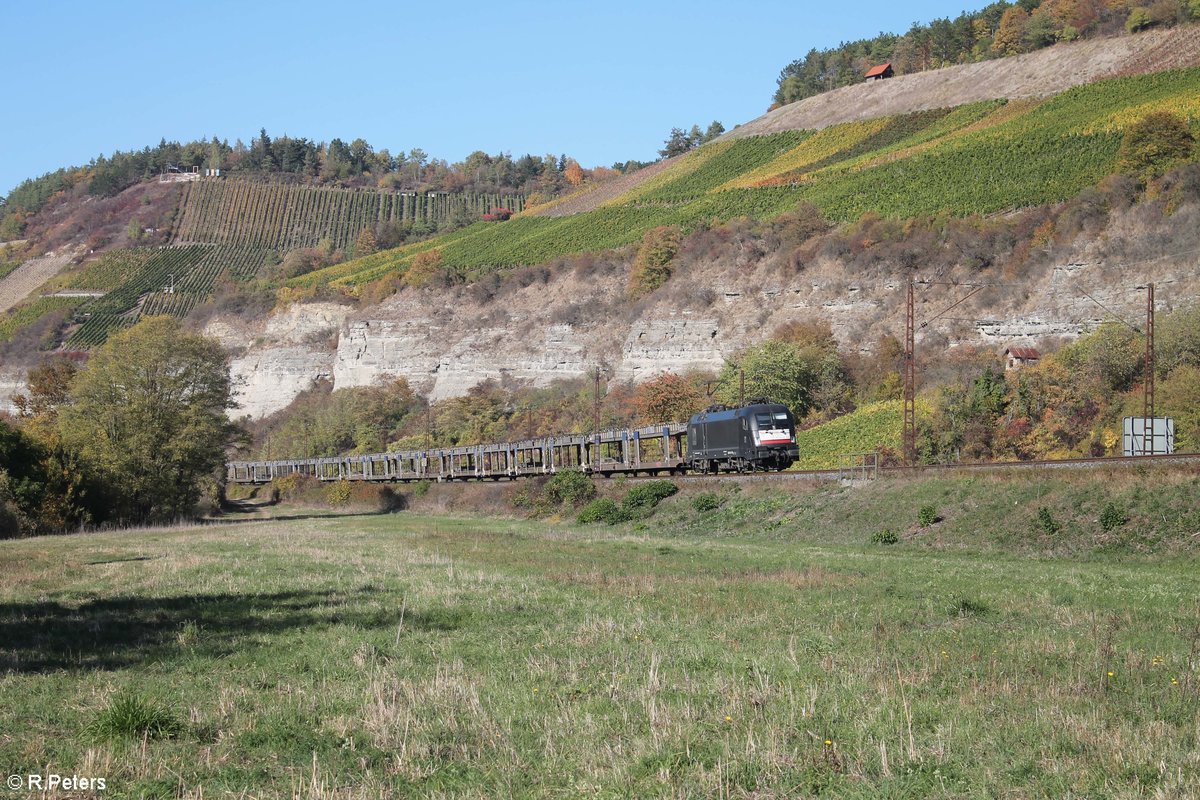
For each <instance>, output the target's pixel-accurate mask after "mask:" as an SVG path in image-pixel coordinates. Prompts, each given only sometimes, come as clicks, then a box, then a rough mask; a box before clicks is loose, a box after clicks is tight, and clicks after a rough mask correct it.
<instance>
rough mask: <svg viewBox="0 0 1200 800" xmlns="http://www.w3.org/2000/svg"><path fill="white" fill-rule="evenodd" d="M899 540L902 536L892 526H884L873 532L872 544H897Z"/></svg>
mask: <svg viewBox="0 0 1200 800" xmlns="http://www.w3.org/2000/svg"><path fill="white" fill-rule="evenodd" d="M899 541H900V537H899V536H897V535H896V532H895V531H894V530H892V529H891V528H884V529H883V530H881V531H875V533H872V534H871V544H896V543H898V542H899Z"/></svg>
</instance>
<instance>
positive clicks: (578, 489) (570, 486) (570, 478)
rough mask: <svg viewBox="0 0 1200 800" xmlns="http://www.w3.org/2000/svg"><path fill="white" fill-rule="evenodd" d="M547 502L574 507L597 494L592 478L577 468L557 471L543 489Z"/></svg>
mask: <svg viewBox="0 0 1200 800" xmlns="http://www.w3.org/2000/svg"><path fill="white" fill-rule="evenodd" d="M543 494H544V496H545V498H546V503H547V504H548V505H551V506H568V507H571V508H574V507H576V506H579V505H582V504H583V503H586V502H587V501H588V500H591V499H592V498H593V497H595V496H596V486H595V484H593V483H592V479H591V478H589V477H588V476H587V475H585V474H584V473H582V472H580V471H579V470H577V469H568V470H563V471H562V472H556V473H554V475H553V476H552V477H551V478H550V480H548V481H546V487H545V488H544V489H543Z"/></svg>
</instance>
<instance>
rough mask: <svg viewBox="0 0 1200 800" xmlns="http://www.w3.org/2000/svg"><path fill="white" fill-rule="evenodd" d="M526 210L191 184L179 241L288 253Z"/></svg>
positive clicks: (390, 195)
mask: <svg viewBox="0 0 1200 800" xmlns="http://www.w3.org/2000/svg"><path fill="white" fill-rule="evenodd" d="M500 207H503V208H508V209H511V210H513V211H520V210H522V208H524V197H522V196H520V195H497V194H465V193H464V194H446V193H431V194H417V193H400V192H377V191H362V190H354V189H337V188H324V187H316V186H287V185H282V184H264V183H251V182H248V181H232V180H224V179H220V178H213V179H206V180H200V181H195V182H193V183H191V184H189V185H188V189H187V196H186V198H185V200H184V207H183V214H182V216H181V219H180V223H179V229H178V232H177V233H176V237H175V238H176V241H179V242H204V243H212V244H229V245H242V246H249V247H258V248H268V249H274V250H278V251H280V252H286V251H288V250H293V249H296V248H298V247H315V246H316V245H317V244H318V243H319V242H320V241H321V240H323V239H326V240H328V241H329V242H330V243H331V244H332V245H333V246H334V247H335V248H338V249H348V248H350V247H351V246H352V245H353V244H354V241H355V239H356V238H357V236H358V234H359V233H360V232H361V231H362V230H363V229H364V228H373V227H374V226H375V225H377V224H380V223H384V222H397V223H414V224H436V223H438V222H440V221H442V220H444V219H447V218H449V217H451V216H454V215H456V214H464V215H466V216H467V217H469V218H478V217H480V216H482V215H483V214H485V213H487V211H489V210H490V209H492V208H500Z"/></svg>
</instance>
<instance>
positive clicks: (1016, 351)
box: [1004, 347, 1042, 372]
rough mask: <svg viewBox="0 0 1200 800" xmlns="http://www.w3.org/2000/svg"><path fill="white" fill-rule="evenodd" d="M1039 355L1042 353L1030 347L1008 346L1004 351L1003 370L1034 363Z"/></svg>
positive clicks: (1007, 370)
mask: <svg viewBox="0 0 1200 800" xmlns="http://www.w3.org/2000/svg"><path fill="white" fill-rule="evenodd" d="M1041 357H1042V354H1041V353H1039V352H1038V351H1037V350H1036V349H1034V348H1032V347H1009V348H1007V349H1006V350H1005V351H1004V371H1005V372H1010V371H1012V370H1014V369H1020V368H1021V367H1024V366H1028V365H1030V364H1036V363H1037V362H1038V360H1039V359H1040V358H1041Z"/></svg>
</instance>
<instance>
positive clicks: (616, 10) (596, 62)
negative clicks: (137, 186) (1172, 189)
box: [0, 0, 982, 194]
mask: <svg viewBox="0 0 1200 800" xmlns="http://www.w3.org/2000/svg"><path fill="white" fill-rule="evenodd" d="M981 4H982V2H981ZM964 8H965V6H963V5H962V4H961V2H946V1H945V0H915V1H914V2H909V3H903V4H901V3H882V2H873V1H872V2H858V3H853V4H850V3H844V2H833V3H827V2H826V3H804V2H759V3H746V4H737V3H718V2H708V1H707V0H698V1H697V2H692V3H665V2H653V1H652V0H647V2H640V3H639V2H620V1H618V0H611V1H610V2H604V3H575V2H560V3H550V2H535V1H534V0H529V1H527V2H526V1H523V0H515V1H514V2H503V1H493V2H490V3H464V2H449V1H446V2H421V3H403V2H395V3H382V2H378V3H377V2H357V3H344V2H343V3H338V2H321V3H312V2H304V1H303V0H301V1H298V2H289V3H278V4H274V3H270V4H267V3H253V2H244V1H243V2H237V3H234V2H208V3H204V4H199V3H191V2H173V1H172V0H167V2H161V0H160V2H153V3H152V2H121V1H120V0H117V1H116V2H109V3H97V2H86V3H85V2H56V0H42V2H21V3H17V2H13V3H9V4H8V7H7V8H5V9H4V11H3V19H4V22H5V30H6V35H5V37H4V39H5V44H4V51H5V56H6V58H5V61H6V62H7V67H8V69H7V73H8V76H9V77H8V79H7V80H6V81H5V91H4V96H5V97H4V109H5V111H4V117H5V124H3V125H0V152H2V153H3V158H0V194H7V193H8V192H9V191H10V190H11V189H12V188H13V187H14V186H16V185H17V184H18V183H20V181H22V180H24V179H25V178H28V177H34V176H37V175H40V174H42V173H44V172H47V171H49V170H53V169H57V168H58V167H60V166H67V165H73V164H83V163H86V162H88V161H89V160H91V159H92V158H94V157H95V156H97V155H99V154H101V153H106V154H107V153H111V152H112V151H113V150H117V149H120V150H130V149H136V148H141V147H143V146H145V145H148V144H155V143H157V142H158V141H159V139H160V138H163V137H165V138H167V139H176V140H180V141H186V140H189V139H194V138H198V137H210V136H213V135H216V136H219V137H220V138H223V139H228V140H229V141H230V142H231V143H232V142H233V141H234V140H235V139H238V138H241V139H242V140H243V141H249V139H250V138H251V137H252V136H254V135H255V134H256V133H257V132H258V130H259V128H261V127H265V128H266V129H267V131H268V132H269V133H270V134H271V135H272V136H278V135H281V134H284V133H286V134H289V135H292V136H306V137H308V138H310V139H315V140H318V141H328V140H329V139H332V138H334V137H341V138H343V139H345V140H347V141H349V140H351V139H354V138H356V137H362V138H364V139H366V140H367V141H368V142H370V143H371V144H372V145H373V146H375V147H376V148H384V147H386V148H388V149H389V150H391V151H392V152H397V151H400V150H404V151H407V150H410V149H412V148H414V147H420V148H422V149H424V150H425V151H426V152H427V153H429V154H430V155H432V156H436V157H439V158H446V159H449V160H451V161H457V160H460V159H462V158H463V157H464V156H466V155H467V154H468V153H470V152H471V151H473V150H486V151H487V152H489V153H496V152H499V151H508V152H511V153H513V154H514V155H520V154H523V153H526V152H529V153H535V154H545V153H567V154H568V155H571V156H573V157H575V158H577V159H578V160H579V161H580V162H581V163H582V164H583V165H584V166H589V167H590V166H594V165H598V164H604V165H608V164H611V163H613V162H614V161H624V160H626V159H630V158H634V159H641V160H649V159H652V158H654V157H655V156H656V152H655V151H656V150H657V149H658V148H659V147H661V146H662V141H663V139H665V138H666V136H667V134H668V133H669V131H670V129H671V128H672V127H673V126H680V127H687V126H691V125H692V124H700V125H701V127H705V126H707V124H708V123H709V122H711V121H712V120H714V119H717V120H720V121H721V122H723V123H724V124H725V126H726V127H727V128H732V127H733V126H734V125H735V124H737V123H741V122H746V121H748V120H751V119H753V118H755V117H757V116H759V115H760V114H762V113H763V112H764V111H765V110H766V108H767V106H768V105H769V103H770V98H771V93H772V92H773V91H774V89H775V78H776V77H777V76H778V74H779V70H780V69H782V68H783V67H784V66H785V65H786V64H787V63H788V62H789V61H791V60H792V59H795V58H799V57H802V56H803V55H804V54H805V53H806V52H807V51H808V50H809V49H810V48H812V47H818V48H825V47H829V46H833V45H836V44H837V43H839V42H840V41H843V40H851V39H859V38H863V37H867V36H873V35H874V34H876V33H879V32H880V31H889V32H896V33H903V32H904V31H906V30H908V28H909V26H910V25H911V24H912V23H913V22H914V21H921V22H928V21H929V20H931V19H934V18H937V17H945V16H949V17H954V16H957V15H958V13H959V12H960V11H962V10H963V9H964ZM969 8H974V6H970V7H969Z"/></svg>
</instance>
